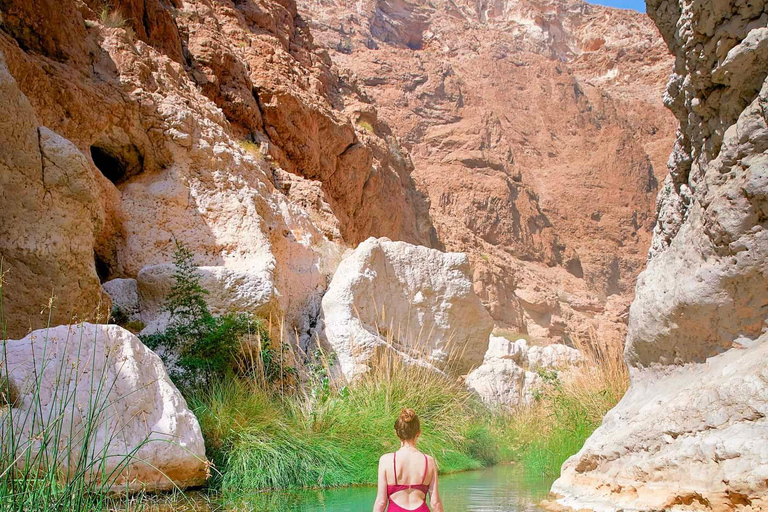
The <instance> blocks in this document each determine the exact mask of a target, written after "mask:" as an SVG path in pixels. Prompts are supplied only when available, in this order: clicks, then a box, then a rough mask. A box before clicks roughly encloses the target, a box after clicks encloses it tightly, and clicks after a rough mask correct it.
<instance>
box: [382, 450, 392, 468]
mask: <svg viewBox="0 0 768 512" xmlns="http://www.w3.org/2000/svg"><path fill="white" fill-rule="evenodd" d="M388 463H389V464H391V463H392V454H391V453H385V454H384V455H382V456H381V457H379V466H383V465H385V464H388Z"/></svg>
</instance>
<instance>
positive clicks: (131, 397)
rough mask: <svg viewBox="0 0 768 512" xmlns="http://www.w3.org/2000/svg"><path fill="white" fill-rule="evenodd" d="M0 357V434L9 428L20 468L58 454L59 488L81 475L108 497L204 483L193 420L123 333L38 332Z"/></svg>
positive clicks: (79, 328) (157, 366) (103, 329)
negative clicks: (2, 396)
mask: <svg viewBox="0 0 768 512" xmlns="http://www.w3.org/2000/svg"><path fill="white" fill-rule="evenodd" d="M1 357H2V363H3V364H2V366H1V367H2V369H3V377H4V378H5V377H7V378H8V382H9V384H10V388H11V390H12V393H11V396H12V399H11V401H10V402H11V404H10V405H11V409H10V411H9V410H8V409H5V410H4V412H2V413H0V421H1V422H2V424H0V428H3V429H6V428H8V427H9V425H8V422H9V421H13V428H14V430H13V432H14V437H15V438H16V442H17V443H18V449H19V450H20V452H19V455H20V460H21V461H22V462H21V463H22V464H23V463H24V462H23V461H24V458H25V457H26V456H27V455H29V457H31V460H42V459H45V460H49V461H50V460H55V459H54V456H56V454H58V459H57V464H58V465H59V467H60V470H61V474H62V478H68V477H70V476H72V475H73V474H74V473H75V472H77V471H83V470H85V469H86V468H87V469H88V472H87V475H86V476H87V478H89V479H91V480H92V481H94V482H101V481H102V480H101V479H104V480H106V481H107V484H108V486H109V487H111V488H112V490H114V491H116V492H121V491H125V490H126V489H128V490H132V491H138V490H147V491H155V490H170V489H175V488H184V487H188V486H196V485H201V484H203V483H204V482H205V479H206V472H207V469H208V468H207V460H206V458H205V446H204V444H203V435H202V432H201V430H200V426H199V425H198V422H197V418H195V415H194V414H192V411H190V410H189V409H188V408H187V403H186V402H185V400H184V398H183V397H182V396H181V393H179V391H178V390H177V389H176V386H174V385H173V383H172V382H171V380H170V378H169V377H168V374H167V373H166V371H165V368H164V367H163V363H162V361H161V360H160V358H159V357H158V356H157V355H156V354H155V353H154V352H152V351H151V350H149V349H148V348H147V347H146V346H144V345H143V344H142V343H141V342H140V341H139V339H138V338H137V337H136V336H134V335H133V334H131V333H130V332H128V331H126V330H125V329H122V328H121V327H118V326H116V325H93V324H78V325H62V326H58V327H52V328H50V329H41V330H37V331H33V332H32V333H30V334H29V335H28V336H26V337H25V338H23V339H20V340H8V341H6V342H5V344H4V352H3V354H2V356H1ZM33 417H34V418H40V419H39V420H35V421H33V420H32V418H33ZM87 433H89V435H88V436H86V434H87ZM62 447H71V450H72V452H73V453H72V454H70V453H69V452H68V451H66V450H64V451H62ZM24 450H28V452H24ZM42 452H46V453H47V454H48V455H47V458H45V457H44V456H43V454H42ZM83 453H85V454H86V455H85V457H84V458H81V454H83ZM22 454H25V455H24V456H23V457H22ZM70 455H72V456H71V457H70ZM94 468H96V469H94Z"/></svg>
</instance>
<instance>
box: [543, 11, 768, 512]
mask: <svg viewBox="0 0 768 512" xmlns="http://www.w3.org/2000/svg"><path fill="white" fill-rule="evenodd" d="M647 5H648V13H649V15H650V16H651V17H652V18H653V20H654V21H655V23H656V24H657V25H658V27H659V29H660V30H661V32H662V35H663V36H664V39H665V41H666V42H667V44H668V46H669V47H670V49H671V50H672V51H673V52H674V54H675V68H674V73H673V74H672V77H671V79H670V81H669V85H668V87H667V92H666V94H665V97H664V101H665V104H667V106H669V108H670V109H671V110H672V112H673V113H674V114H675V116H676V117H677V119H678V121H679V123H680V129H679V130H678V134H677V140H676V143H675V147H674V151H673V153H672V155H671V157H670V174H669V176H668V177H667V178H666V180H665V182H664V185H663V186H662V189H661V191H660V194H659V198H658V215H659V221H658V223H657V225H656V227H655V229H654V236H653V242H652V246H651V250H650V259H649V262H648V266H647V269H646V270H645V271H644V272H643V273H642V274H641V275H640V277H639V279H638V283H637V291H636V298H635V300H634V302H633V303H632V306H631V309H630V316H629V334H628V337H627V343H626V349H625V357H626V360H627V363H628V364H629V365H630V368H631V372H632V383H631V386H630V389H629V391H628V392H627V394H626V395H625V397H624V398H623V399H622V401H621V402H620V403H619V404H618V405H617V406H616V408H615V409H613V410H612V411H611V412H609V413H608V415H607V416H606V418H605V419H604V421H603V425H602V426H601V427H600V428H599V429H598V430H597V431H596V432H595V433H594V434H593V436H592V437H590V438H589V440H588V441H587V442H586V444H585V446H584V448H583V449H582V450H581V451H580V452H579V453H578V454H576V455H575V456H573V457H571V458H570V459H569V460H568V461H567V462H566V463H565V464H564V465H563V469H562V475H561V477H560V479H559V480H557V482H555V484H554V486H553V492H554V493H556V494H558V495H559V500H557V503H559V506H567V507H571V508H573V509H582V508H590V509H594V510H683V509H695V510H734V509H736V510H765V509H766V508H768V452H766V446H768V419H766V416H768V365H766V361H768V344H767V343H766V342H768V334H766V330H767V327H768V110H767V106H768V80H766V76H768V5H767V4H766V2H764V1H758V2H728V1H715V2H704V3H701V2H692V1H688V0H679V1H674V2H669V1H657V0H649V1H648V3H647ZM556 506H557V505H556Z"/></svg>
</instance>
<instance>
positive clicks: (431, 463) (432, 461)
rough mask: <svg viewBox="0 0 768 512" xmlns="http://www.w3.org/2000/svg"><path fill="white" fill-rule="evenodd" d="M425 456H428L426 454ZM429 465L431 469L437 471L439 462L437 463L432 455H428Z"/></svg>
mask: <svg viewBox="0 0 768 512" xmlns="http://www.w3.org/2000/svg"><path fill="white" fill-rule="evenodd" d="M424 455H427V454H426V453H425V454H424ZM427 464H428V466H429V468H430V469H435V470H436V469H437V462H435V458H434V457H433V456H431V455H427Z"/></svg>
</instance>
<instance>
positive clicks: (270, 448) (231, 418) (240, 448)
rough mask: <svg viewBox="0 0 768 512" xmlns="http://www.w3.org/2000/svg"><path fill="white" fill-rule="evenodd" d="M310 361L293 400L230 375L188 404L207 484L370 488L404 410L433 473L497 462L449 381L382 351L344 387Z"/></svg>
mask: <svg viewBox="0 0 768 512" xmlns="http://www.w3.org/2000/svg"><path fill="white" fill-rule="evenodd" d="M293 357H294V358H295V356H293ZM254 360H255V361H259V360H260V358H254ZM294 360H295V359H294ZM314 360H315V361H316V362H315V367H314V369H313V368H307V367H305V368H304V369H303V371H302V373H309V377H308V379H307V381H306V382H304V386H302V387H299V388H298V389H297V388H291V389H292V390H293V392H286V391H285V388H283V387H281V386H280V385H279V384H278V383H273V384H272V385H271V386H265V382H264V381H263V380H261V379H258V378H243V377H240V378H237V377H235V378H228V379H225V380H221V381H219V382H218V383H217V384H216V385H214V386H211V387H208V388H206V389H201V390H199V391H198V392H197V393H195V394H194V395H193V396H192V397H190V404H191V406H192V407H193V409H194V410H195V412H196V414H197V415H198V418H199V420H200V423H201V427H202V429H203V434H204V436H205V439H206V447H207V450H208V454H209V456H211V457H212V458H213V460H214V462H215V464H216V466H217V468H218V469H219V471H220V475H219V477H218V480H217V481H215V484H216V485H218V486H220V487H221V488H222V489H223V490H225V491H234V490H242V489H274V488H297V487H332V486H341V485H354V484H372V483H375V482H376V471H377V465H378V459H379V457H380V456H381V455H382V454H383V453H385V452H389V451H394V450H396V449H398V448H399V446H400V443H399V441H398V439H397V438H396V436H395V434H394V429H393V423H394V419H395V418H396V417H397V414H398V413H399V412H400V410H401V409H402V408H403V407H406V406H407V407H412V408H414V409H416V410H417V411H418V412H419V416H420V417H421V420H422V429H423V435H422V438H421V442H420V446H421V448H422V449H423V450H424V451H425V452H426V453H428V454H430V455H433V456H434V457H435V459H436V460H437V462H438V465H439V467H440V470H441V471H442V472H455V471H462V470H467V469H475V468H480V467H483V466H486V465H490V464H494V463H495V462H497V461H498V456H497V454H498V452H499V451H498V443H499V442H500V441H501V439H500V437H499V436H498V435H497V432H496V431H494V430H493V429H492V428H491V426H490V425H491V421H490V419H491V417H492V413H491V412H490V411H489V410H488V409H487V408H486V407H485V406H484V405H483V404H482V403H481V402H480V400H479V399H478V398H477V397H476V396H475V395H474V394H473V393H471V392H470V391H469V390H467V388H466V387H465V386H464V385H463V384H462V383H460V382H459V381H457V380H456V379H454V378H451V377H449V376H447V375H446V374H443V373H440V372H437V371H435V370H434V369H433V368H430V367H427V366H424V365H418V364H410V365H407V364H406V363H404V362H403V360H402V359H401V358H399V357H394V356H393V354H392V352H391V351H389V352H387V351H383V352H382V353H381V354H380V355H379V356H378V358H377V360H376V361H374V363H373V364H372V365H371V366H372V369H371V371H369V372H367V373H366V374H364V375H363V376H361V377H360V378H359V379H358V380H356V381H355V383H354V384H353V385H349V386H339V385H331V384H330V381H329V379H328V374H329V368H328V366H329V365H330V361H329V360H328V358H326V357H324V356H323V355H322V354H321V355H319V356H315V358H314ZM313 372H314V374H315V375H314V376H313V375H312V373H313ZM318 374H319V375H318ZM254 375H258V372H257V373H255V374H254Z"/></svg>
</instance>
